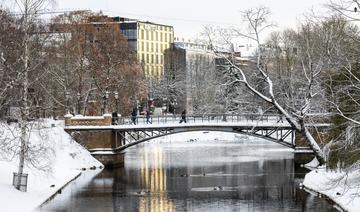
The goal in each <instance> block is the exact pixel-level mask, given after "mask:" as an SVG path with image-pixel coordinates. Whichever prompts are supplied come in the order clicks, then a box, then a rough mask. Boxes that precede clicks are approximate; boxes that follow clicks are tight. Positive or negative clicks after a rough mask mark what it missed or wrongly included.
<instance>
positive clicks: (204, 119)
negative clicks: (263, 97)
mask: <svg viewBox="0 0 360 212" xmlns="http://www.w3.org/2000/svg"><path fill="white" fill-rule="evenodd" d="M180 120H181V115H172V114H170V115H161V116H150V117H149V122H148V121H147V118H146V116H144V115H140V116H136V120H135V123H136V124H167V123H169V124H170V123H171V124H175V123H179V122H180ZM219 122H230V123H234V122H237V123H238V122H245V123H248V122H259V123H265V122H266V123H283V122H285V118H284V117H283V116H280V115H277V114H262V115H259V114H203V115H187V116H186V123H219ZM118 123H119V124H121V125H129V124H133V121H132V117H131V116H127V117H121V118H120V119H119V122H118Z"/></svg>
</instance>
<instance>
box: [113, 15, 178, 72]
mask: <svg viewBox="0 0 360 212" xmlns="http://www.w3.org/2000/svg"><path fill="white" fill-rule="evenodd" d="M114 20H116V19H115V18H114ZM119 22H120V29H121V32H122V33H123V34H124V35H125V36H126V37H127V40H128V43H129V47H130V49H131V50H133V51H135V52H136V55H137V59H138V61H139V62H140V63H141V65H142V66H143V70H144V74H145V76H146V77H147V78H158V79H159V78H161V77H162V76H163V75H164V53H165V50H166V49H168V48H170V45H171V44H172V43H173V42H174V28H173V27H172V26H168V25H163V24H156V23H152V22H143V21H138V20H129V19H123V18H122V19H119Z"/></svg>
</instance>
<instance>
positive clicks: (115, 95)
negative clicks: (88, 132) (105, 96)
mask: <svg viewBox="0 0 360 212" xmlns="http://www.w3.org/2000/svg"><path fill="white" fill-rule="evenodd" d="M114 97H115V104H116V106H115V110H116V112H117V113H119V93H118V92H114Z"/></svg>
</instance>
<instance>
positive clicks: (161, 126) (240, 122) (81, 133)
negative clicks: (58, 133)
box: [65, 114, 328, 164]
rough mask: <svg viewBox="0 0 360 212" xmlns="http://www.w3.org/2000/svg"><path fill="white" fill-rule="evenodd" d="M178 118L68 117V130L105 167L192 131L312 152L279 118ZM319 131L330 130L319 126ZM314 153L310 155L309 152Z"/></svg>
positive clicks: (265, 116) (263, 116) (258, 116)
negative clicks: (115, 120)
mask: <svg viewBox="0 0 360 212" xmlns="http://www.w3.org/2000/svg"><path fill="white" fill-rule="evenodd" d="M179 120H180V118H179V117H173V116H158V117H152V119H151V121H152V124H146V119H145V117H139V118H138V119H137V125H131V124H130V123H131V122H130V119H129V118H123V119H121V120H120V123H122V124H120V125H111V116H104V117H103V118H102V117H69V116H68V117H66V128H65V129H66V130H67V131H68V132H69V133H71V134H72V135H73V137H74V138H75V139H76V140H77V141H78V142H79V143H82V144H83V145H84V146H85V147H86V148H88V150H89V151H90V152H91V153H92V154H93V155H94V156H96V157H97V158H98V159H100V160H101V161H102V162H103V163H105V164H107V163H112V162H113V161H114V158H115V160H120V158H116V157H117V156H118V155H119V154H120V153H121V151H122V150H124V149H126V148H128V147H131V146H134V145H136V144H139V143H142V142H145V141H148V140H151V139H154V138H158V137H162V136H166V135H171V134H176V133H183V132H190V131H221V132H231V133H239V134H245V135H250V136H255V137H259V138H263V139H266V140H269V141H272V142H275V143H279V144H281V145H284V146H287V147H290V148H293V149H297V150H298V149H300V148H301V149H302V151H304V150H306V151H308V152H309V149H308V148H307V146H306V144H305V143H304V142H303V141H301V139H297V137H298V136H296V134H295V131H294V129H293V128H292V127H291V126H290V125H289V124H288V123H287V122H286V121H284V119H283V118H282V117H281V116H278V115H261V116H260V115H256V114H241V115H202V116H188V117H187V123H186V124H185V123H182V124H179ZM316 127H320V128H323V127H328V125H327V124H317V125H316ZM310 152H311V151H310Z"/></svg>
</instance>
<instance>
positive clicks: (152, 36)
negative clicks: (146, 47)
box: [150, 31, 154, 40]
mask: <svg viewBox="0 0 360 212" xmlns="http://www.w3.org/2000/svg"><path fill="white" fill-rule="evenodd" d="M150 35H151V37H150V40H154V31H151V33H150Z"/></svg>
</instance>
